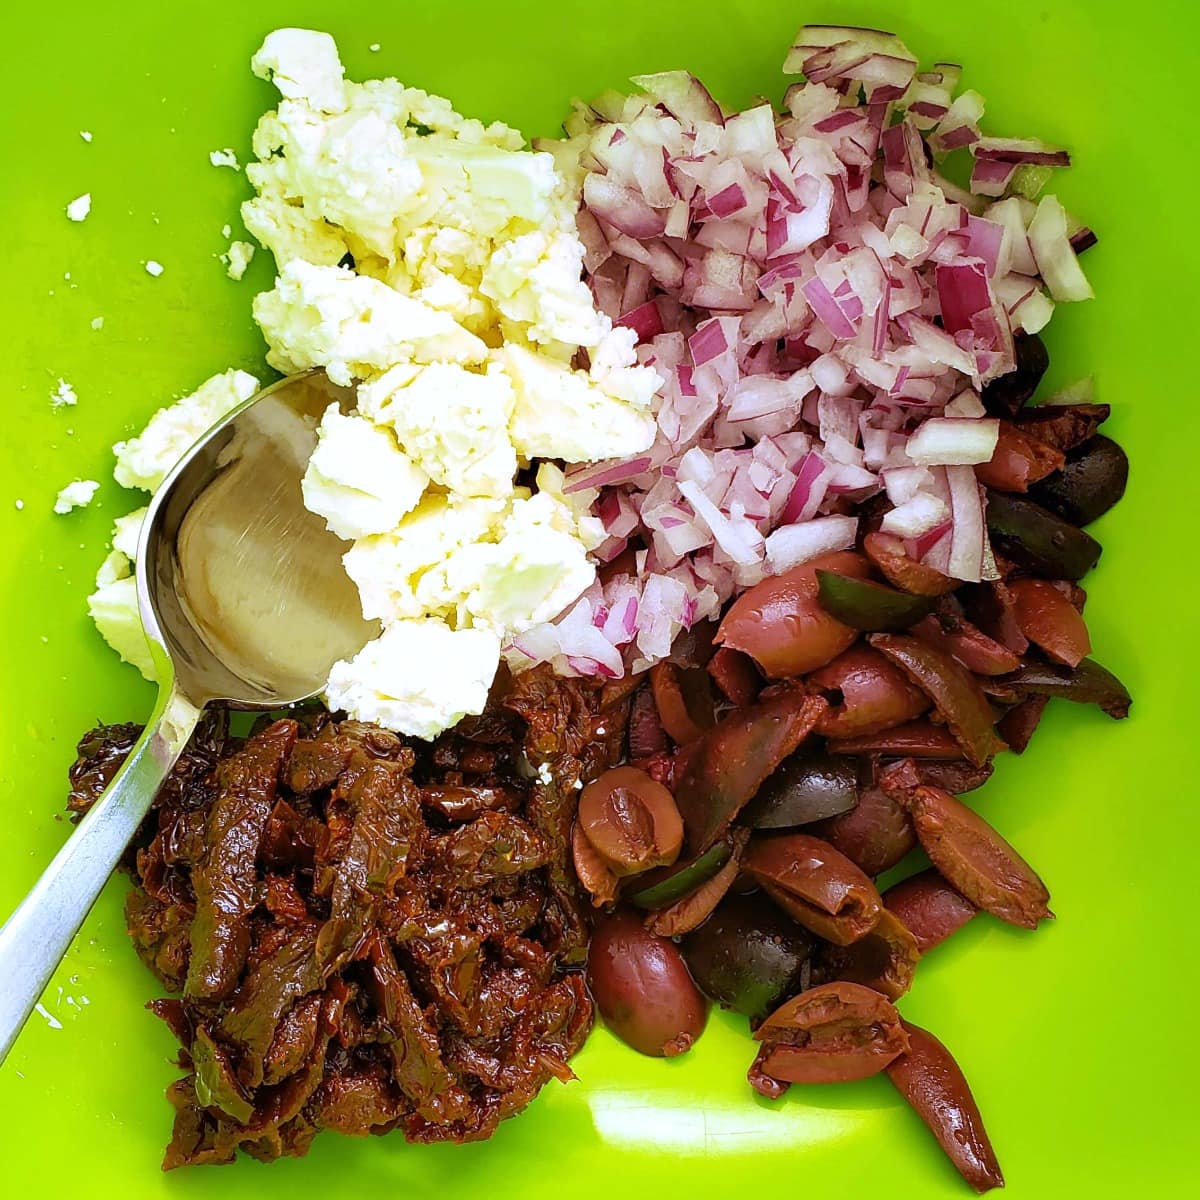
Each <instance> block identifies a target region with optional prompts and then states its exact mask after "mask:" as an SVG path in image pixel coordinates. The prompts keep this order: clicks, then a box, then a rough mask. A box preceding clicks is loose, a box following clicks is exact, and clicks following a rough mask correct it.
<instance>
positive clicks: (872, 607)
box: [817, 571, 933, 633]
mask: <svg viewBox="0 0 1200 1200" xmlns="http://www.w3.org/2000/svg"><path fill="white" fill-rule="evenodd" d="M817 589H818V596H819V597H820V600H821V607H822V608H823V609H824V610H825V611H826V612H827V613H829V615H830V616H833V617H836V618H837V619H838V620H839V621H841V622H842V624H843V625H849V626H850V628H851V629H861V630H864V631H866V632H868V633H877V632H883V631H896V630H900V629H907V628H908V627H909V626H910V625H912V624H914V623H915V622H917V621H919V620H920V619H921V618H922V617H924V616H926V615H927V614H928V613H929V612H931V611H932V609H933V601H932V600H930V599H929V598H928V597H926V596H914V595H912V593H910V592H898V591H896V589H895V588H889V587H884V586H883V584H881V583H872V582H871V580H869V579H853V578H851V577H850V576H849V575H839V574H837V573H836V572H835V571H818V572H817Z"/></svg>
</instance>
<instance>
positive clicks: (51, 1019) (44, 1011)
mask: <svg viewBox="0 0 1200 1200" xmlns="http://www.w3.org/2000/svg"><path fill="white" fill-rule="evenodd" d="M33 1008H34V1012H36V1013H37V1014H38V1016H40V1017H45V1018H46V1024H47V1025H49V1026H50V1028H51V1029H61V1028H62V1027H63V1025H62V1022H61V1021H60V1020H59V1019H58V1018H57V1017H56V1016H54V1014H53V1013H51V1012H50V1010H49V1009H48V1008H47V1007H46V1006H45V1005H44V1004H42V1003H41V1001H38V1003H37V1004H35V1005H34V1006H33Z"/></svg>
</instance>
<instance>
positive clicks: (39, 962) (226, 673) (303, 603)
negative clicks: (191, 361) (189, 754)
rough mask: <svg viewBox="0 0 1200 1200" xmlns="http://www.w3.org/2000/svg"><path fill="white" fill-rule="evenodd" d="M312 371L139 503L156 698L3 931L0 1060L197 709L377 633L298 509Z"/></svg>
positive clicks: (317, 386) (293, 676)
mask: <svg viewBox="0 0 1200 1200" xmlns="http://www.w3.org/2000/svg"><path fill="white" fill-rule="evenodd" d="M352 395H353V394H352V393H351V392H350V391H349V390H348V389H344V388H339V387H336V386H335V385H334V384H332V383H331V382H330V381H329V379H328V378H327V377H326V376H325V374H324V373H323V372H320V371H313V372H308V373H306V374H304V375H294V376H290V377H289V378H287V379H283V380H280V382H278V383H276V384H274V385H272V386H271V387H269V388H266V389H265V390H263V391H261V392H259V393H258V394H257V395H255V396H252V397H251V398H250V399H249V400H247V401H246V402H245V403H244V404H241V405H239V406H238V407H237V408H235V409H233V410H232V411H231V412H229V413H228V414H227V415H226V416H224V417H223V418H222V419H221V420H220V421H218V422H217V424H216V425H214V426H213V427H212V428H211V429H209V430H208V432H207V433H205V434H204V436H203V437H201V438H200V440H199V441H197V442H196V443H195V444H194V445H193V446H192V447H191V449H190V450H189V451H188V452H187V454H185V455H184V457H183V458H182V459H181V460H180V462H179V463H178V464H177V465H176V466H175V468H174V470H172V471H171V473H170V474H169V475H168V476H167V478H166V479H165V480H164V481H163V484H162V487H160V488H159V490H158V491H157V492H156V493H155V494H154V497H153V499H152V500H151V502H150V506H149V509H148V511H147V514H146V519H145V521H144V522H143V524H142V530H141V535H140V537H139V540H138V551H137V593H138V607H139V610H140V613H141V618H142V624H143V626H144V627H145V631H146V639H147V642H148V644H149V647H150V653H151V657H152V659H153V661H154V667H155V677H156V679H157V681H158V687H159V694H158V701H157V703H156V704H155V707H154V711H153V713H152V714H151V716H150V720H149V722H148V723H147V725H146V728H145V729H144V730H143V732H142V736H141V738H140V739H139V740H138V742H137V744H136V745H135V746H134V747H133V749H132V750H131V751H130V753H129V757H128V758H127V759H126V760H125V763H124V764H123V765H122V767H121V769H120V770H119V771H118V772H117V774H116V775H115V776H114V777H113V780H112V782H111V783H110V784H109V786H108V787H107V788H106V789H105V791H104V794H103V795H102V796H101V797H100V799H99V800H97V802H96V803H95V804H94V805H93V806H92V808H91V810H90V811H89V812H88V814H87V815H86V816H85V817H84V818H83V820H82V821H81V822H80V823H79V826H78V828H77V829H76V830H75V832H74V833H73V834H72V835H71V837H70V838H69V839H68V841H67V843H66V844H65V845H64V846H63V848H62V849H61V850H60V851H59V852H58V854H57V855H55V857H54V860H53V861H52V862H51V864H50V865H49V867H47V868H46V870H45V872H44V873H43V874H42V877H41V878H40V879H39V880H38V882H37V884H36V885H35V886H34V888H33V890H32V891H30V893H29V895H28V896H26V898H25V899H24V900H23V901H22V902H21V904H20V905H19V906H18V907H17V909H16V911H15V912H14V913H13V914H12V916H11V917H9V919H8V920H7V921H6V922H5V924H4V927H3V928H2V929H0V979H3V980H4V981H5V983H4V988H3V989H2V990H0V1062H2V1061H3V1060H4V1057H5V1056H6V1055H7V1054H8V1051H9V1049H10V1048H11V1046H12V1044H13V1042H14V1041H15V1040H16V1037H17V1034H18V1033H19V1032H20V1030H21V1027H22V1026H23V1025H24V1024H25V1020H26V1018H27V1017H28V1016H29V1014H30V1012H32V1010H33V1007H34V1005H35V1004H36V1003H37V1001H38V997H39V996H40V995H41V993H42V990H43V989H44V988H45V986H46V984H47V982H48V981H49V979H50V976H51V975H52V974H53V972H54V968H55V967H56V966H57V965H58V963H59V961H60V959H61V958H62V956H63V955H64V954H65V953H66V951H67V948H68V946H69V945H70V944H71V939H72V938H73V937H74V936H75V934H76V932H77V931H78V929H79V926H80V925H81V924H82V923H83V919H84V917H86V916H87V914H88V911H89V910H90V909H91V907H92V905H93V904H94V903H95V901H96V897H97V896H99V894H100V891H101V889H102V888H103V887H104V884H105V882H106V881H107V879H108V877H109V876H110V875H111V874H112V872H113V870H114V869H115V867H116V866H117V863H118V862H120V860H121V856H122V855H123V854H124V852H125V848H126V847H127V846H128V844H129V841H130V839H131V838H132V837H133V835H134V834H135V833H136V832H137V829H138V827H139V826H140V825H141V823H142V821H143V820H145V818H146V815H147V813H148V812H149V811H150V806H151V805H152V804H153V802H154V797H155V795H156V794H157V792H158V789H159V787H160V786H161V785H162V783H163V781H164V780H165V779H166V778H167V776H168V775H169V774H170V772H171V770H172V768H173V767H174V765H175V763H176V761H177V760H178V758H179V755H180V754H181V753H182V752H183V749H184V747H185V746H186V745H187V742H188V739H189V738H190V737H191V734H192V731H193V730H194V729H195V727H196V722H197V721H199V719H200V715H201V713H202V712H203V711H204V709H205V707H206V706H207V705H209V704H212V703H220V704H222V705H226V706H229V707H233V708H243V709H258V710H272V709H280V708H286V707H288V706H289V705H292V704H295V703H297V702H299V701H301V700H306V699H308V698H309V697H312V696H315V695H317V694H318V693H319V692H321V690H322V689H323V688H324V686H325V681H326V679H327V678H328V676H329V670H330V668H331V667H332V666H333V664H334V663H335V662H337V661H338V660H339V659H341V658H345V657H349V656H350V655H353V654H354V653H356V652H357V651H358V650H359V649H360V648H361V647H362V646H363V645H364V644H365V643H366V642H367V641H369V640H370V639H371V638H373V637H374V636H375V635H376V634H377V633H378V631H379V630H378V626H377V625H375V624H373V623H371V622H368V621H365V620H364V619H363V617H362V612H361V609H360V606H359V601H358V595H357V592H356V591H355V588H354V585H353V583H352V582H351V580H350V579H349V577H348V576H347V575H346V573H345V572H344V571H343V569H342V564H341V556H342V554H343V553H344V552H345V550H346V543H345V542H344V541H342V540H341V539H340V538H338V537H337V536H336V535H334V534H332V533H330V532H329V530H328V529H327V528H326V527H325V523H324V521H323V520H322V519H321V518H320V517H318V516H316V515H315V514H313V513H311V512H309V511H308V510H307V509H306V508H305V507H304V498H303V494H302V491H301V480H302V478H303V476H304V471H305V468H306V467H307V465H308V460H309V458H310V456H311V455H312V452H313V450H314V448H315V447H316V444H317V424H318V422H319V421H320V419H321V414H322V413H323V412H325V410H326V409H327V408H328V407H329V405H330V404H337V405H339V406H341V407H342V408H345V409H349V407H350V406H351V402H352Z"/></svg>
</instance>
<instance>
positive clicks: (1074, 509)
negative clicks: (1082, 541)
mask: <svg viewBox="0 0 1200 1200" xmlns="http://www.w3.org/2000/svg"><path fill="white" fill-rule="evenodd" d="M1128 480H1129V459H1128V458H1126V457H1125V451H1124V450H1122V449H1121V447H1120V446H1118V445H1117V443H1116V442H1114V441H1113V440H1112V438H1108V437H1105V436H1104V435H1103V434H1102V433H1098V434H1096V436H1095V437H1094V438H1092V440H1091V441H1089V442H1085V443H1084V444H1083V445H1082V446H1080V447H1079V449H1078V450H1073V451H1072V452H1071V453H1070V454H1069V455H1068V456H1067V461H1066V464H1065V465H1064V467H1063V468H1062V470H1061V471H1055V473H1054V474H1053V475H1050V476H1049V477H1047V478H1046V479H1043V480H1042V481H1041V482H1040V483H1038V484H1035V485H1034V486H1033V487H1032V488H1031V489H1030V491H1029V495H1030V497H1031V498H1032V499H1034V500H1036V501H1037V502H1038V503H1039V504H1040V505H1041V506H1042V507H1043V508H1048V509H1049V510H1050V511H1051V512H1053V513H1057V514H1058V515H1059V516H1060V517H1062V518H1064V519H1065V520H1067V521H1070V522H1071V524H1073V525H1090V524H1091V523H1092V522H1093V521H1094V520H1096V518H1097V517H1101V516H1103V515H1104V514H1105V513H1106V512H1108V510H1109V509H1110V508H1112V506H1113V505H1114V504H1116V502H1117V501H1118V500H1120V499H1121V497H1122V496H1123V495H1125V484H1126V483H1127V482H1128Z"/></svg>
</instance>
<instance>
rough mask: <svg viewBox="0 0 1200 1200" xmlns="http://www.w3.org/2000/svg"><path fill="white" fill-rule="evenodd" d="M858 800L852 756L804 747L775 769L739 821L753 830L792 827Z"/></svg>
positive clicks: (831, 814) (845, 808) (846, 808)
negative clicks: (846, 756) (847, 756)
mask: <svg viewBox="0 0 1200 1200" xmlns="http://www.w3.org/2000/svg"><path fill="white" fill-rule="evenodd" d="M857 803H858V768H857V765H856V764H855V761H854V759H852V758H845V757H842V756H839V755H834V754H826V753H824V752H823V751H820V750H808V749H803V750H798V751H797V752H796V753H795V754H793V755H792V756H791V757H790V758H787V759H785V760H784V761H783V762H782V763H780V764H779V766H778V767H776V768H775V771H774V772H773V773H772V775H771V776H770V777H769V778H768V779H767V781H766V783H764V784H763V785H762V787H760V788H759V789H758V793H757V795H756V796H755V797H754V799H753V800H751V801H750V803H749V804H748V805H746V807H745V809H744V810H743V811H742V815H741V821H742V824H744V825H748V826H750V828H752V829H795V828H796V827H797V826H798V825H807V824H808V823H809V822H810V821H821V820H824V819H825V818H826V817H836V816H837V815H838V813H844V812H849V811H850V809H852V808H853V807H854V806H855V805H856V804H857Z"/></svg>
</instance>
